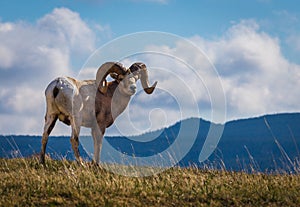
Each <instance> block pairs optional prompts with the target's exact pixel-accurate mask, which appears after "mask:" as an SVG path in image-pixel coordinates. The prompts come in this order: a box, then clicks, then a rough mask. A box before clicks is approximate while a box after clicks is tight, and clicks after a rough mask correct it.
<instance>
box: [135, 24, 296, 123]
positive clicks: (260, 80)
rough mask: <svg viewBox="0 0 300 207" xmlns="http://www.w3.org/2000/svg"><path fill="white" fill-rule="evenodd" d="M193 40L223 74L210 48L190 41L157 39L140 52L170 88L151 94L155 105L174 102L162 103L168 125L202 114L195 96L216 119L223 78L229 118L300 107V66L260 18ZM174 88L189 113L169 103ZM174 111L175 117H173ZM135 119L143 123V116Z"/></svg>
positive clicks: (208, 115)
mask: <svg viewBox="0 0 300 207" xmlns="http://www.w3.org/2000/svg"><path fill="white" fill-rule="evenodd" d="M189 40H191V41H192V42H193V43H194V44H195V45H196V46H198V47H199V48H200V49H202V50H203V51H204V53H205V54H206V55H207V57H208V58H209V59H210V60H211V61H212V63H213V64H214V66H215V67H216V69H217V71H218V73H219V76H217V74H216V73H214V72H213V68H212V65H210V62H209V60H208V59H207V57H206V56H205V54H203V53H201V52H199V51H200V50H198V51H197V49H196V48H195V47H193V46H192V45H191V44H186V43H187V42H186V41H178V42H176V44H175V45H173V46H169V45H151V46H148V47H147V48H146V51H148V54H146V55H141V56H139V57H138V58H139V61H143V62H145V63H146V65H147V66H148V67H149V71H150V73H151V74H150V78H151V79H152V80H158V82H159V83H158V87H160V88H161V89H162V90H165V91H167V92H169V94H168V93H166V94H160V95H158V94H156V93H154V94H153V95H151V98H149V99H156V100H157V105H156V106H155V107H159V105H161V106H165V105H168V107H167V108H164V107H162V108H163V111H164V113H165V114H166V115H167V118H166V120H167V125H168V124H172V123H174V119H173V118H174V117H175V119H177V120H178V119H181V118H186V116H193V115H194V116H196V111H197V110H196V109H195V108H193V106H192V105H189V101H191V100H192V98H193V97H195V100H196V101H197V104H199V106H200V107H199V110H200V116H201V117H203V118H205V119H209V120H212V112H213V110H215V111H216V110H218V107H219V106H216V109H215V108H214V106H213V105H214V103H213V102H220V103H222V99H218V97H222V96H221V93H222V90H220V88H218V87H217V84H218V82H219V78H220V79H221V80H222V85H223V89H224V93H225V97H226V104H227V120H228V119H229V120H230V119H236V118H247V117H252V116H258V115H262V114H266V113H278V112H291V111H299V110H300V105H299V97H300V90H299V88H300V82H299V80H300V79H299V78H300V66H299V65H297V64H294V63H292V62H289V61H288V60H287V59H286V58H285V57H284V55H283V54H282V51H281V45H280V40H279V39H278V38H277V37H273V36H271V35H269V34H267V33H266V32H264V31H261V29H260V26H259V24H258V23H257V22H256V21H254V20H244V21H241V22H240V23H238V24H235V25H233V26H232V27H230V28H229V29H228V30H227V31H226V32H225V33H224V34H223V35H222V36H220V37H219V38H215V39H213V40H207V39H203V38H202V37H200V36H198V35H197V36H194V37H192V38H190V39H189ZM149 51H151V52H150V53H149ZM134 61H135V59H131V62H134ZM189 66H191V68H189ZM192 69H194V72H195V73H196V74H197V75H198V77H197V76H195V73H193V71H192ZM177 77H180V78H179V79H178V78H177ZM180 79H181V80H180ZM189 91H191V93H189ZM170 94H171V95H172V96H173V97H175V98H177V100H178V101H177V103H179V105H180V107H181V108H180V110H183V109H184V110H185V114H186V116H182V114H180V113H177V114H175V116H174V113H173V110H174V108H173V107H172V105H170V104H168V103H167V100H168V96H170ZM139 98H140V100H139V101H140V104H142V103H146V104H145V105H151V101H150V102H149V99H148V100H147V97H146V96H145V97H144V96H141V97H139ZM141 111H143V112H144V111H145V109H144V110H137V113H135V116H137V117H138V116H140V117H143V114H142V112H141ZM221 112H222V111H221ZM169 114H170V115H171V114H172V119H168V116H169ZM221 118H222V117H221ZM170 120H172V121H173V122H172V123H171V122H169V121H170ZM131 121H132V122H133V124H134V125H135V124H136V125H142V124H141V123H139V121H140V119H132V120H131ZM157 122H160V120H159V119H158V120H157ZM142 128H143V127H142Z"/></svg>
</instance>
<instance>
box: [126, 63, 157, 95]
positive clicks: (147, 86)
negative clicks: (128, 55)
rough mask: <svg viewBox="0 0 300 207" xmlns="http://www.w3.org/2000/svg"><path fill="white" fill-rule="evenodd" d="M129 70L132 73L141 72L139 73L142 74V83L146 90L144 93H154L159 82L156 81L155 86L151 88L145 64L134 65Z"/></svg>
mask: <svg viewBox="0 0 300 207" xmlns="http://www.w3.org/2000/svg"><path fill="white" fill-rule="evenodd" d="M129 69H130V71H131V72H132V73H134V72H136V71H139V73H140V74H141V83H142V86H143V88H144V91H145V92H146V93H147V94H151V93H153V91H154V89H155V87H156V85H157V81H155V82H154V84H153V85H152V86H150V84H149V78H148V71H147V67H146V65H145V64H144V63H139V62H138V63H133V64H132V65H131V66H130V68H129Z"/></svg>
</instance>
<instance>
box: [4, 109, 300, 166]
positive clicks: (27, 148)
mask: <svg viewBox="0 0 300 207" xmlns="http://www.w3.org/2000/svg"><path fill="white" fill-rule="evenodd" d="M184 124H185V125H188V126H191V128H190V130H189V128H186V129H184V130H185V131H184V130H182V126H183V125H184ZM212 125H216V124H214V123H211V122H209V121H205V120H203V119H198V118H191V119H187V120H183V121H181V122H177V123H176V124H174V125H172V126H170V127H167V128H165V129H162V130H158V131H156V132H149V133H145V134H142V135H140V136H134V137H122V136H115V137H106V138H105V139H104V143H103V150H102V152H101V161H102V162H115V163H121V164H139V162H138V159H137V158H145V159H151V158H152V157H155V155H160V154H163V153H164V152H165V151H166V150H167V149H168V148H169V147H170V146H173V145H176V144H177V143H176V140H177V139H178V138H177V139H176V137H177V136H178V135H179V133H180V134H181V136H183V140H184V142H181V143H180V144H179V146H176V147H175V148H174V149H175V150H173V151H172V152H173V153H174V155H175V156H176V154H177V153H179V152H180V150H181V149H183V148H184V147H185V146H183V145H185V144H187V145H189V144H190V145H191V147H190V149H189V151H188V152H187V153H186V154H183V156H182V157H180V158H181V159H180V160H177V162H178V164H177V165H179V166H182V167H186V166H190V165H193V166H199V167H203V166H211V167H214V168H226V169H229V170H237V171H241V170H246V171H248V170H253V169H254V170H256V171H266V170H268V171H273V170H278V169H285V170H287V171H293V165H294V164H299V159H300V153H299V148H300V127H299V126H300V113H281V114H273V115H265V116H261V117H256V118H249V119H240V120H234V121H229V122H227V123H225V124H224V125H223V126H224V131H223V134H222V136H221V138H220V141H219V143H218V145H217V148H216V150H215V151H214V152H213V153H212V154H211V156H210V157H209V159H208V160H207V161H205V162H199V155H200V152H201V150H202V147H203V144H204V142H205V139H206V136H207V133H208V131H209V129H210V127H211V126H212ZM195 126H197V127H198V129H197V130H198V132H197V133H196V137H193V136H192V134H195V132H194V130H195ZM191 130H193V131H191ZM153 136H154V137H155V138H154V139H153V138H152V137H153ZM151 138H152V139H151ZM80 140H81V144H82V145H81V146H80V149H79V150H80V153H81V155H82V157H83V158H85V159H88V160H89V159H90V158H89V156H91V155H92V152H93V151H92V149H93V147H92V138H91V137H89V136H83V137H80ZM145 140H146V141H145ZM177 145H178V144H177ZM40 146H41V137H40V136H14V135H12V136H0V157H8V158H11V157H20V156H24V157H28V156H32V155H33V154H36V153H38V152H39V150H40ZM85 149H86V151H85ZM111 149H113V150H111ZM47 153H49V154H50V156H51V157H53V158H55V159H61V158H66V159H71V160H72V159H74V155H73V151H72V149H71V145H70V141H69V137H50V138H49V143H48V146H47ZM124 155H126V156H127V157H129V158H130V159H129V160H124V159H123V158H124ZM131 158H132V160H133V161H131ZM135 158H136V159H135ZM157 164H158V165H159V164H162V165H164V163H163V162H162V163H157Z"/></svg>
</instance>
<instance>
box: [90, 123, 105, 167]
mask: <svg viewBox="0 0 300 207" xmlns="http://www.w3.org/2000/svg"><path fill="white" fill-rule="evenodd" d="M103 135H104V132H101V130H100V129H99V127H98V126H96V127H93V128H92V136H93V139H94V162H95V163H97V164H98V163H99V161H100V151H101V148H102V140H103Z"/></svg>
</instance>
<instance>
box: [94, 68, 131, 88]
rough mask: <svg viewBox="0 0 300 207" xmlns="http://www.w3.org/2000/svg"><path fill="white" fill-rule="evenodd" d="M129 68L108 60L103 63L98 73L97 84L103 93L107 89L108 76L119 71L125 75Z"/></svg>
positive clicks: (119, 73)
mask: <svg viewBox="0 0 300 207" xmlns="http://www.w3.org/2000/svg"><path fill="white" fill-rule="evenodd" d="M126 72H127V69H126V68H125V67H124V66H123V65H122V64H121V63H118V62H106V63H104V64H102V65H101V66H100V67H99V69H98V71H97V74H96V86H97V87H98V88H99V90H100V91H101V92H102V93H106V91H107V81H106V77H107V75H108V74H110V73H117V74H118V75H124V74H125V73H126Z"/></svg>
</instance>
